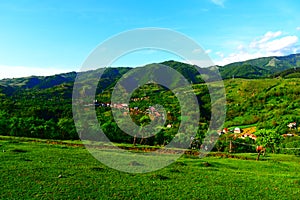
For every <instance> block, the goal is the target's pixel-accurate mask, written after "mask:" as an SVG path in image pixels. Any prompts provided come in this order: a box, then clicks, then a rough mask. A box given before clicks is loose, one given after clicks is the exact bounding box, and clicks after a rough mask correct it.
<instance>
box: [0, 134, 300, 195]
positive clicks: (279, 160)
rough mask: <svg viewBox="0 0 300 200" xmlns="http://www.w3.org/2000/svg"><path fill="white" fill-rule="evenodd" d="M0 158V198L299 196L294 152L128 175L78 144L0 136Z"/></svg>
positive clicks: (186, 161)
mask: <svg viewBox="0 0 300 200" xmlns="http://www.w3.org/2000/svg"><path fill="white" fill-rule="evenodd" d="M112 156H114V154H113V153H112ZM243 156H248V157H255V155H254V154H253V155H252V154H243ZM0 162H1V165H0V171H1V174H0V177H1V179H0V180H1V183H2V187H1V193H0V199H278V198H279V199H297V198H299V195H300V175H299V173H298V172H299V169H300V167H299V162H300V158H299V157H295V156H285V155H269V157H268V159H266V160H265V161H260V162H257V161H254V160H239V159H228V158H221V157H206V158H204V159H198V158H197V157H182V158H180V159H179V160H177V161H176V162H174V163H173V164H171V165H170V166H168V167H166V168H164V169H161V170H159V171H155V172H151V173H146V174H129V173H122V172H119V171H116V170H113V169H110V168H108V167H106V166H104V165H102V164H101V163H100V162H98V161H97V160H96V159H94V158H93V157H92V156H91V155H90V154H88V152H87V150H86V149H85V148H84V147H72V146H65V145H51V144H44V143H34V142H22V141H19V140H0Z"/></svg>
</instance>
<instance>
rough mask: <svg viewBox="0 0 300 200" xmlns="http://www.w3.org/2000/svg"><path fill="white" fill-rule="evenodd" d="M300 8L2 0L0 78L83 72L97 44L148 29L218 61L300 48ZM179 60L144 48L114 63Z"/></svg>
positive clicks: (275, 2)
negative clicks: (163, 31) (171, 34)
mask: <svg viewBox="0 0 300 200" xmlns="http://www.w3.org/2000/svg"><path fill="white" fill-rule="evenodd" d="M299 10H300V1H298V0H284V1H283V0H185V1H173V0H160V1H158V0H151V1H137V0H126V1H124V0H114V1H112V0H101V1H98V0H77V1H73V0H64V1H61V0H44V1H40V0H2V1H0V27H1V29H0V79H2V78H13V77H14V78H16V77H25V76H30V75H52V74H57V73H62V72H70V71H80V67H81V65H82V64H83V62H84V61H85V59H86V58H87V57H88V55H89V54H90V53H91V52H92V51H93V50H94V49H95V48H96V47H97V46H98V45H99V44H101V43H102V42H104V41H105V40H107V39H108V38H111V37H112V36H114V35H117V34H119V33H121V32H124V31H128V30H132V29H136V28H145V27H157V28H167V29H171V30H174V31H177V32H180V33H182V34H184V35H186V36H187V37H189V38H191V39H193V40H194V41H196V42H197V43H198V44H199V45H200V46H201V47H202V48H203V49H204V50H205V52H206V53H207V54H208V55H209V57H210V58H211V59H212V61H213V62H214V64H218V65H225V64H228V63H231V62H236V61H243V60H248V59H253V58H258V57H264V56H273V55H275V56H282V55H289V54H293V53H300V43H299V37H300V12H299ZM177 59H178V57H177V56H175V55H173V54H170V53H165V52H161V51H156V50H144V51H140V52H135V53H132V54H128V55H124V56H122V57H121V58H120V59H118V60H116V61H115V62H114V63H113V64H112V66H131V67H133V66H141V65H144V64H147V63H153V62H161V61H165V60H177Z"/></svg>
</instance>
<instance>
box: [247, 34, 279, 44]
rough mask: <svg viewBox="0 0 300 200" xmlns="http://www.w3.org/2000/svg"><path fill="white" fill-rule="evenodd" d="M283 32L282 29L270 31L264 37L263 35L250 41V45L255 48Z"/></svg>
mask: <svg viewBox="0 0 300 200" xmlns="http://www.w3.org/2000/svg"><path fill="white" fill-rule="evenodd" d="M281 34H282V32H281V31H277V32H271V31H268V32H267V33H266V34H265V35H264V36H263V37H261V38H260V39H259V40H254V41H252V42H251V43H250V47H251V48H255V47H256V46H258V45H261V44H264V43H265V42H267V41H269V40H271V39H273V38H276V37H278V36H280V35H281Z"/></svg>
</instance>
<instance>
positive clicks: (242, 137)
mask: <svg viewBox="0 0 300 200" xmlns="http://www.w3.org/2000/svg"><path fill="white" fill-rule="evenodd" d="M247 137H248V138H251V139H253V140H256V139H257V137H256V135H254V134H251V133H245V134H243V135H241V136H240V137H239V138H241V139H246V138H247Z"/></svg>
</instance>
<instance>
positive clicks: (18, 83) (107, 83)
mask: <svg viewBox="0 0 300 200" xmlns="http://www.w3.org/2000/svg"><path fill="white" fill-rule="evenodd" d="M161 64H164V65H167V66H169V67H171V68H173V69H175V70H177V71H178V72H179V73H181V74H182V75H183V76H184V77H185V78H186V79H187V80H188V81H189V82H191V83H193V84H197V83H203V82H204V81H203V79H202V78H201V75H200V74H199V71H200V72H201V73H202V74H206V75H209V74H210V73H209V72H210V71H209V70H210V69H211V68H201V67H198V66H193V65H189V64H186V63H181V62H177V61H165V62H162V63H161ZM145 67H147V66H145ZM298 67H300V54H291V55H288V56H272V57H264V58H257V59H252V60H248V61H243V62H236V63H231V64H228V65H225V66H217V68H218V69H219V71H220V74H221V76H222V78H223V79H228V78H250V79H251V78H267V77H274V76H275V77H277V76H280V73H281V72H283V71H285V70H289V69H290V71H288V72H287V73H289V74H290V73H294V72H293V70H292V69H296V68H298ZM105 69H106V70H105V71H104V72H103V74H102V77H101V80H100V83H99V86H101V89H102V90H105V89H106V88H107V87H111V86H112V85H113V83H115V82H116V81H117V80H118V79H119V78H120V77H121V76H122V75H123V74H125V73H127V72H128V71H129V70H130V69H132V68H130V67H114V68H113V67H107V68H105ZM98 70H103V68H102V69H98ZM93 72H95V70H94V71H87V72H79V73H86V74H89V75H87V77H88V78H90V79H95V80H98V77H97V76H95V73H93ZM96 72H99V71H97V70H96ZM77 74H78V72H69V73H62V74H56V75H52V76H29V77H22V78H13V79H2V80H0V90H1V91H2V92H3V93H5V94H7V95H11V94H12V93H14V92H15V91H18V90H20V89H21V90H22V89H47V88H51V87H55V86H58V85H60V84H73V83H74V80H75V78H76V76H77ZM282 75H284V78H288V77H290V76H292V75H290V76H287V74H285V73H283V74H282ZM294 76H296V75H294ZM294 76H292V77H294ZM212 78H213V77H212Z"/></svg>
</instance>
